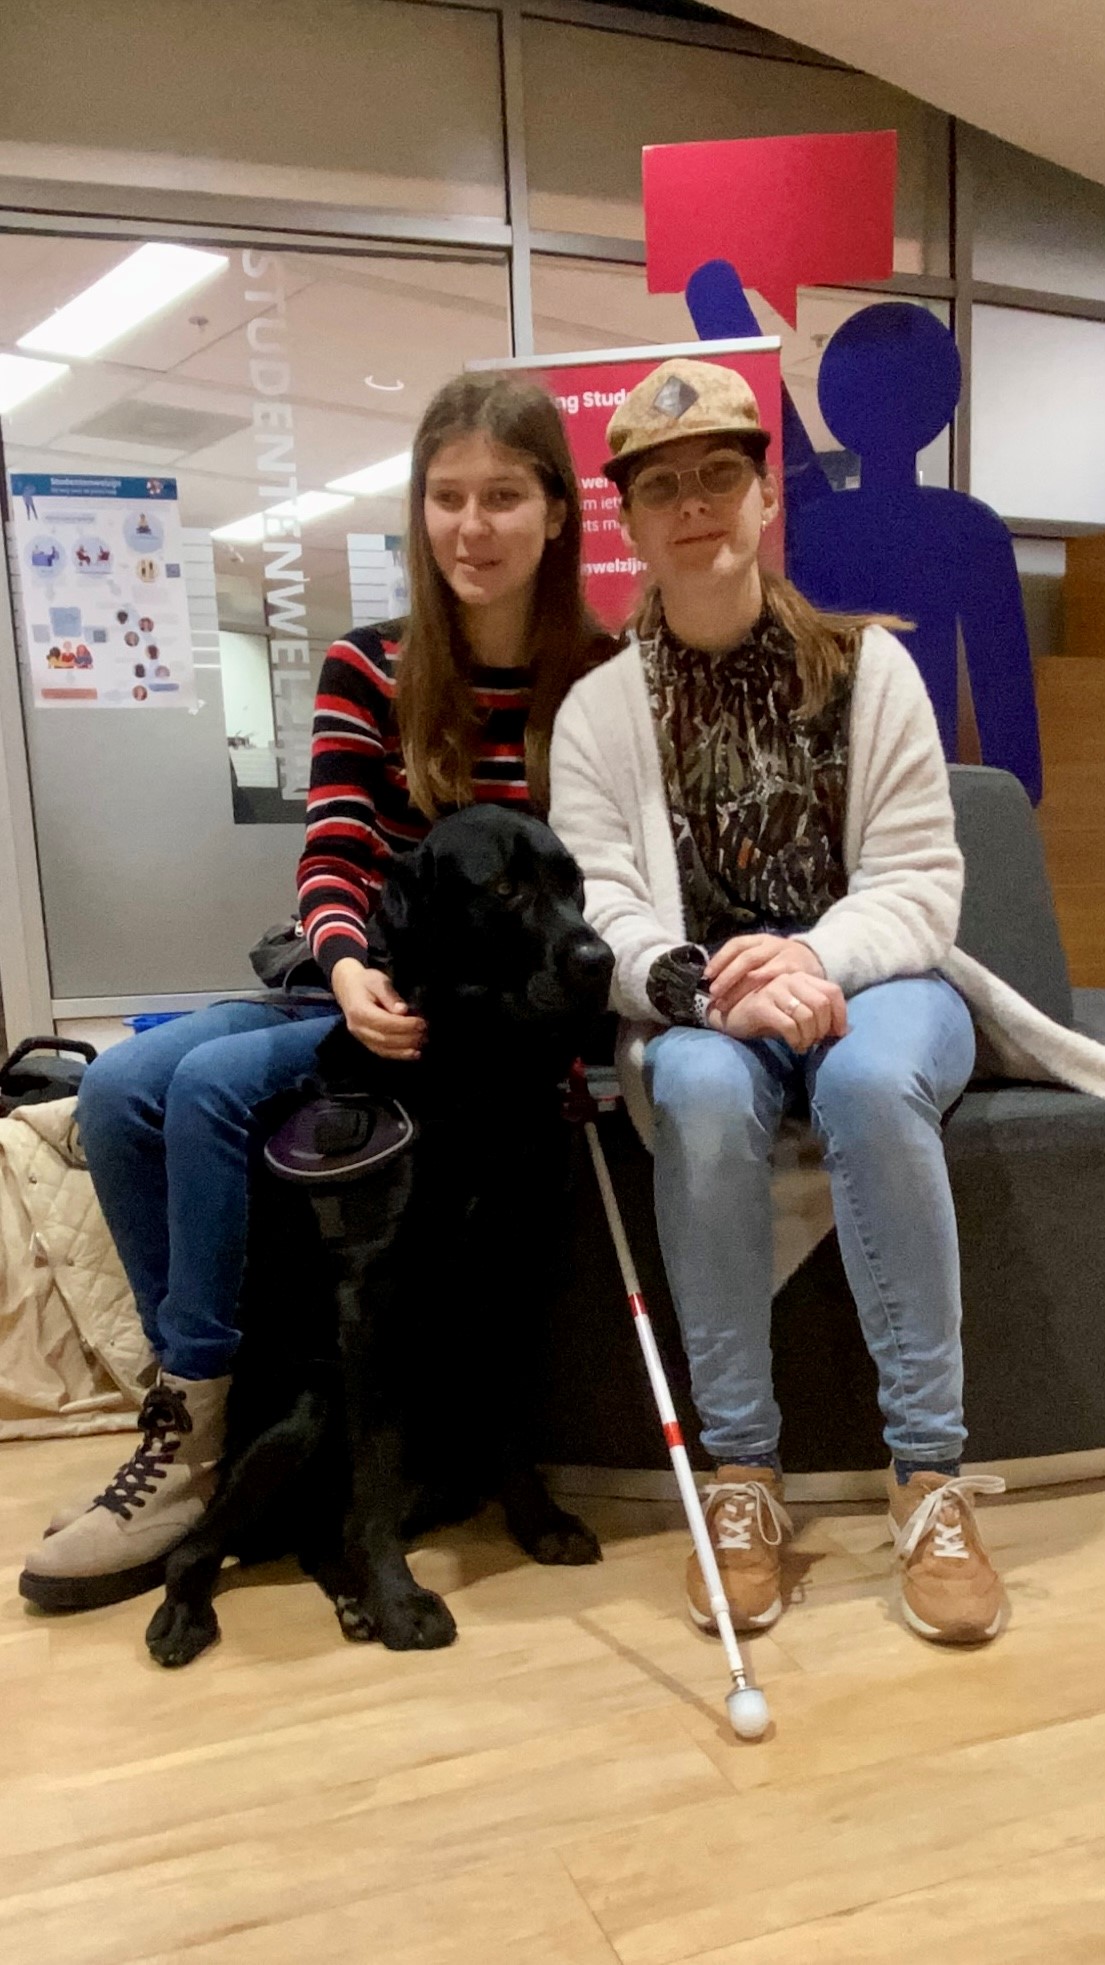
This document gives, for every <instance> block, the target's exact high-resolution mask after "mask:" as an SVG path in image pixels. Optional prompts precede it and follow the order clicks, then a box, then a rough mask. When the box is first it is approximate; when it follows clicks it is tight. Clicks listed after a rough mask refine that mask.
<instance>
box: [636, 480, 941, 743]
mask: <svg viewBox="0 0 1105 1965" xmlns="http://www.w3.org/2000/svg"><path fill="white" fill-rule="evenodd" d="M740 447H741V448H742V449H744V450H747V452H748V455H749V456H750V457H751V458H752V461H753V463H754V464H755V466H756V476H757V477H758V478H765V477H766V476H767V470H768V466H767V461H766V459H765V457H764V456H763V455H762V454H760V455H757V452H756V450H755V448H753V446H752V445H744V444H742V445H741V446H740ZM651 461H653V454H652V453H651V452H646V453H645V454H644V456H643V457H642V459H641V462H642V464H646V463H649V462H651ZM632 487H633V475H632V474H631V475H630V476H628V477H627V479H626V484H625V489H624V491H623V493H622V502H623V506H625V507H626V508H628V503H629V494H630V492H631V490H632ZM760 584H761V586H762V588H763V596H764V606H765V607H766V608H767V610H768V612H769V613H770V614H772V615H773V616H774V618H775V620H776V621H778V622H779V624H780V626H781V627H783V628H785V629H786V632H787V633H788V634H789V635H790V636H791V638H792V640H793V642H794V660H795V666H796V668H797V670H798V675H799V678H800V680H801V684H802V698H801V701H800V703H799V705H798V712H797V713H798V715H799V716H802V717H809V716H816V715H817V713H818V711H819V710H823V709H824V707H825V705H826V703H827V702H828V700H829V697H830V696H831V695H832V693H833V690H834V688H835V687H836V684H837V682H838V681H840V680H841V678H842V677H844V676H847V675H850V674H851V673H852V670H853V669H854V667H855V664H856V661H857V659H858V656H859V649H860V643H861V641H862V639H863V631H864V629H865V628H890V629H891V630H892V631H893V632H895V633H900V632H901V631H902V630H903V629H909V628H911V627H913V625H914V623H913V622H912V621H903V620H901V619H900V618H899V616H898V615H896V614H837V613H831V612H827V611H825V610H824V609H822V608H820V607H815V606H814V604H813V602H812V601H809V600H807V599H806V596H805V594H803V593H800V592H799V591H798V588H797V587H796V586H795V585H794V582H793V581H792V580H787V579H786V578H785V577H784V575H783V574H781V573H772V572H771V571H770V570H769V569H768V568H767V567H766V566H761V568H760ZM660 615H661V606H660V592H659V589H658V588H657V587H650V588H649V589H648V591H647V593H646V594H645V596H644V599H643V601H642V602H641V606H640V608H639V610H638V613H637V616H636V623H635V625H636V628H637V632H638V634H640V635H641V636H642V637H646V636H648V635H651V634H655V632H656V629H657V627H658V626H659V622H660Z"/></svg>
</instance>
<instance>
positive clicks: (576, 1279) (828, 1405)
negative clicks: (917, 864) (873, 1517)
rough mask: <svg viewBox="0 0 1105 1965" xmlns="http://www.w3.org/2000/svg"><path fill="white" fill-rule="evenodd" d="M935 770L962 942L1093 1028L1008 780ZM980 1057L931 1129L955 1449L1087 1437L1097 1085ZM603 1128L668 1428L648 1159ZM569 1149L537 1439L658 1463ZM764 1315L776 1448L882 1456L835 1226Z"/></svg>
mask: <svg viewBox="0 0 1105 1965" xmlns="http://www.w3.org/2000/svg"><path fill="white" fill-rule="evenodd" d="M951 776H952V793H953V799H954V803H955V809H956V821H957V828H958V832H959V838H960V842H961V844H962V847H963V852H964V856H965V860H966V864H967V881H966V890H965V895H964V907H963V917H962V924H961V930H960V937H959V939H960V943H961V946H962V947H963V948H964V949H965V950H966V951H967V952H968V953H969V954H971V955H974V956H975V957H976V958H977V959H978V960H979V961H981V962H984V963H985V964H986V966H987V967H988V968H990V969H992V970H993V971H994V972H995V973H996V974H998V975H999V976H1001V977H1002V978H1003V979H1004V980H1005V981H1007V982H1008V983H1010V984H1011V985H1012V986H1013V987H1014V988H1015V989H1017V990H1018V991H1019V992H1020V993H1021V994H1022V995H1024V996H1026V997H1027V998H1028V999H1029V1001H1031V1002H1033V1003H1035V1004H1036V1005H1037V1007H1038V1008H1040V1009H1042V1010H1044V1011H1045V1012H1046V1013H1047V1015H1049V1016H1051V1017H1054V1018H1055V1019H1057V1020H1058V1021H1059V1022H1061V1023H1063V1024H1066V1025H1068V1026H1071V1025H1074V1026H1075V1027H1077V1028H1079V1029H1082V1030H1084V1031H1085V1032H1086V1033H1087V1034H1089V1035H1094V1036H1097V1037H1099V1038H1100V1039H1101V1040H1102V1041H1105V990H1079V991H1076V992H1073V994H1072V991H1071V987H1070V982H1069V977H1068V973H1067V967H1066V962H1065V959H1064V956H1063V951H1062V945H1061V942H1060V939H1059V931H1058V925H1057V922H1056V919H1055V911H1054V906H1053V903H1052V898H1051V891H1050V886H1049V883H1048V879H1047V873H1046V869H1045V866H1044V859H1043V852H1042V848H1041V844H1040V838H1039V834H1038V831H1037V828H1036V822H1035V819H1034V817H1033V814H1032V810H1031V807H1030V805H1029V803H1028V800H1027V797H1026V796H1025V793H1024V791H1023V789H1022V788H1021V786H1020V785H1019V784H1018V782H1017V780H1016V779H1015V778H1013V777H1011V776H1010V775H1009V774H1008V773H1006V772H1001V771H993V770H988V769H986V768H983V767H974V766H963V767H956V768H954V769H953V771H952V774H951ZM991 1071H992V1063H991V1061H989V1060H987V1058H986V1057H985V1056H984V1055H980V1061H979V1069H978V1073H977V1075H976V1078H975V1080H974V1081H973V1082H972V1084H971V1085H970V1087H969V1088H968V1090H967V1092H966V1093H965V1095H964V1097H963V1099H962V1100H961V1102H960V1104H959V1105H958V1107H957V1108H956V1109H955V1111H954V1112H953V1113H952V1115H951V1116H950V1118H949V1120H948V1124H947V1129H946V1146H947V1154H948V1165H949V1170H950V1174H951V1181H952V1188H953V1192H954V1196H955V1204H956V1212H957V1216H958V1220H959V1229H960V1243H961V1250H962V1262H963V1301H964V1351H965V1361H966V1378H967V1421H968V1426H969V1429H970V1440H969V1445H968V1456H969V1458H971V1459H972V1460H993V1459H1012V1458H1020V1457H1022V1456H1028V1455H1049V1454H1061V1453H1070V1452H1074V1451H1077V1450H1081V1449H1087V1448H1105V1100H1097V1099H1093V1098H1090V1097H1087V1096H1085V1095H1084V1094H1082V1093H1079V1092H1074V1091H1068V1090H1065V1089H1062V1088H1060V1087H1055V1086H1044V1085H1026V1084H1015V1083H1011V1082H1009V1081H1006V1080H999V1079H997V1078H995V1077H993V1076H992V1075H988V1074H989V1073H990V1072H991ZM603 1138H604V1141H605V1145H606V1150H607V1154H608V1157H609V1159H610V1163H611V1170H612V1172H613V1175H614V1180H615V1183H616V1185H617V1188H618V1191H619V1195H620V1197H621V1201H622V1205H623V1209H624V1211H625V1214H626V1219H627V1225H628V1228H629V1233H630V1239H631V1241H632V1243H633V1247H634V1252H635V1254H636V1256H637V1260H638V1264H639V1267H640V1269H641V1272H642V1280H643V1285H644V1288H645V1291H646V1294H647V1295H648V1298H649V1302H650V1307H651V1309H652V1312H653V1317H654V1321H655V1323H656V1326H657V1333H658V1337H659V1339H660V1342H661V1346H662V1348H663V1350H664V1353H665V1357H666V1360H667V1362H668V1365H669V1369H670V1371H671V1376H672V1378H673V1380H674V1383H675V1387H676V1392H677V1404H679V1406H680V1408H681V1412H682V1417H683V1420H684V1431H685V1433H686V1436H687V1438H688V1440H689V1441H690V1440H696V1439H697V1423H696V1421H695V1418H694V1413H693V1408H692V1407H691V1405H690V1401H689V1398H688V1394H687V1378H686V1367H685V1364H684V1360H683V1357H682V1350H681V1346H680V1342H679V1335H678V1329H677V1326H676V1323H675V1317H674V1312H673V1310H672V1307H671V1301H670V1298H669V1296H668V1292H667V1288H666V1285H665V1282H664V1275H663V1264H662V1262H661V1259H660V1253H659V1248H658V1245H657V1241H656V1232H655V1227H654V1223H653V1215H652V1191H651V1190H652V1175H651V1162H650V1160H649V1157H648V1155H647V1153H646V1152H645V1150H644V1148H643V1147H642V1146H641V1145H640V1143H639V1141H638V1140H637V1138H636V1136H635V1135H634V1133H633V1132H632V1129H631V1127H630V1126H629V1123H628V1121H627V1120H626V1118H625V1115H624V1113H621V1112H619V1113H617V1114H615V1115H613V1116H612V1117H610V1118H609V1119H606V1120H604V1121H603ZM580 1149H581V1150H580V1152H579V1154H578V1156H577V1167H576V1175H577V1186H576V1203H575V1208H574V1210H573V1216H572V1221H571V1227H570V1242H569V1247H568V1248H567V1250H566V1252H565V1253H566V1263H565V1270H566V1279H565V1283H564V1287H563V1289H562V1291H561V1294H560V1297H559V1301H558V1303H557V1306H556V1314H555V1318H554V1322H553V1326H552V1329H551V1333H550V1342H549V1353H548V1361H547V1374H546V1386H545V1407H544V1438H543V1441H542V1446H543V1453H544V1457H545V1458H546V1459H547V1460H548V1461H549V1462H551V1463H553V1464H554V1465H557V1464H558V1465H567V1464H572V1465H585V1466H597V1467H608V1468H662V1467H664V1466H666V1465H667V1454H666V1449H665V1448H664V1445H663V1441H662V1439H661V1438H660V1435H659V1433H658V1429H657V1425H656V1420H655V1417H654V1414H653V1411H652V1407H651V1403H650V1400H649V1395H648V1388H647V1383H646V1381H645V1379H644V1375H643V1370H642V1367H641V1365H640V1362H639V1359H638V1357H637V1345H636V1338H635V1336H634V1333H633V1331H632V1329H631V1327H630V1320H629V1318H628V1316H627V1314H626V1312H625V1309H624V1303H623V1296H622V1289H621V1284H620V1281H619V1277H618V1271H617V1268H616V1265H615V1263H614V1259H613V1255H612V1252H611V1250H610V1247H609V1242H608V1238H607V1235H606V1231H605V1226H604V1224H603V1221H602V1217H601V1213H600V1211H599V1207H598V1202H597V1199H596V1196H595V1194H594V1191H593V1183H592V1180H591V1176H590V1170H589V1167H588V1166H587V1164H586V1162H585V1155H584V1153H583V1151H582V1142H580ZM735 1232H737V1233H739V1224H735ZM773 1326H774V1346H775V1377H776V1387H777V1392H778V1397H779V1403H780V1405H781V1407H782V1410H783V1425H784V1430H783V1441H782V1451H783V1459H784V1464H785V1465H786V1467H787V1468H788V1469H789V1470H790V1471H792V1472H795V1473H800V1472H830V1471H840V1470H845V1469H863V1468H871V1467H878V1466H880V1465H882V1464H884V1462H885V1459H886V1452H885V1448H884V1446H883V1442H882V1437H881V1433H880V1426H879V1415H878V1409H877V1405H876V1400H875V1379H874V1372H873V1370H872V1367H871V1364H870V1361H869V1360H868V1357H867V1353H866V1351H865V1349H864V1346H863V1342H862V1339H861V1337H860V1334H859V1329H858V1325H857V1320H856V1314H855V1309H854V1306H853V1304H852V1300H851V1296H850V1293H849V1291H848V1288H847V1284H846V1282H845V1279H844V1273H843V1270H842V1268H841V1264H840V1258H839V1254H838V1252H837V1247H836V1237H835V1235H833V1234H830V1235H828V1236H826V1237H825V1239H824V1240H823V1241H822V1242H821V1243H820V1244H819V1245H818V1246H817V1247H816V1248H815V1249H814V1250H813V1252H812V1254H811V1255H809V1256H808V1257H807V1259H806V1261H805V1262H803V1263H802V1265H801V1267H800V1268H799V1269H798V1270H797V1271H796V1273H795V1274H794V1275H793V1276H792V1277H791V1278H790V1280H789V1282H787V1283H786V1284H785V1285H784V1287H783V1288H782V1289H781V1290H780V1291H779V1293H778V1295H777V1297H776V1300H775V1306H774V1317H773ZM703 1464H705V1463H703Z"/></svg>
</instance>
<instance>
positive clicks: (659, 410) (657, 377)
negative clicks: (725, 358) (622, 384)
mask: <svg viewBox="0 0 1105 1965" xmlns="http://www.w3.org/2000/svg"><path fill="white" fill-rule="evenodd" d="M715 436H716V437H722V436H740V437H753V438H755V439H756V440H757V442H756V449H757V451H758V453H759V455H761V456H762V455H763V453H764V451H765V450H766V448H767V443H768V433H767V431H766V430H765V429H764V428H763V425H762V424H761V422H760V406H759V403H758V402H757V401H756V398H755V396H754V395H753V393H752V391H751V389H750V388H749V386H748V384H747V382H746V381H745V379H744V377H743V375H738V374H737V371H736V369H732V368H722V367H721V366H720V364H719V363H717V362H701V361H698V360H696V358H695V357H694V356H688V355H675V356H673V357H672V359H671V360H670V361H667V362H661V364H660V366H659V368H654V369H653V371H652V373H651V375H646V376H645V379H644V381H643V382H638V384H637V387H636V388H635V389H631V390H630V392H629V394H628V396H627V397H626V399H625V401H624V402H623V403H620V404H619V406H618V408H617V409H616V410H615V411H614V414H613V416H612V417H611V418H610V421H609V423H608V424H607V426H606V441H607V443H608V444H609V445H610V451H611V455H610V457H609V458H608V459H607V461H606V463H605V464H604V465H603V470H604V471H605V474H606V476H607V477H608V478H609V479H610V480H611V482H612V483H613V484H616V485H617V486H618V488H619V490H620V489H622V488H623V487H624V484H625V480H626V476H627V475H628V471H629V467H630V465H631V464H632V463H634V462H635V460H636V459H637V458H638V457H640V456H642V455H643V454H644V453H645V452H646V451H649V450H656V449H658V448H659V446H660V445H661V444H667V443H677V442H678V441H679V439H680V438H681V437H715ZM749 447H750V448H751V446H749Z"/></svg>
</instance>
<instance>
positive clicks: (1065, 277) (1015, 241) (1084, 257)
mask: <svg viewBox="0 0 1105 1965" xmlns="http://www.w3.org/2000/svg"><path fill="white" fill-rule="evenodd" d="M969 154H970V160H971V169H972V174H973V177H974V224H975V252H974V272H975V278H976V280H987V281H990V282H992V283H993V284H994V285H995V286H1009V287H1037V288H1038V289H1039V290H1040V292H1041V293H1069V294H1073V295H1075V296H1076V297H1077V298H1078V299H1079V300H1105V185H1101V184H1092V183H1091V182H1090V180H1089V179H1088V178H1085V177H1078V176H1076V175H1075V173H1074V172H1073V171H1064V170H1061V169H1060V167H1059V165H1058V164H1049V163H1047V162H1046V161H1045V159H1044V158H1043V157H1030V156H1029V154H1028V152H1027V150H1017V149H1015V148H1014V146H1013V145H1012V144H1011V143H1000V142H999V141H998V139H997V137H992V136H985V135H984V134H983V133H982V131H981V130H972V131H971V133H970V152H969Z"/></svg>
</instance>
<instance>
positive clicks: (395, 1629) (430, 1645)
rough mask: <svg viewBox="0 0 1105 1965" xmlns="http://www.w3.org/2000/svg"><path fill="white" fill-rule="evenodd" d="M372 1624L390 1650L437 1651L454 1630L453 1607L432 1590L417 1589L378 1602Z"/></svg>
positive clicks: (451, 1639) (453, 1635) (447, 1641)
mask: <svg viewBox="0 0 1105 1965" xmlns="http://www.w3.org/2000/svg"><path fill="white" fill-rule="evenodd" d="M375 1628H376V1635H377V1636H378V1637H379V1639H380V1641H381V1643H382V1644H384V1645H386V1646H387V1649H388V1650H389V1651H439V1650H441V1649H442V1647H443V1646H444V1645H447V1644H452V1642H453V1639H454V1638H455V1637H456V1634H457V1626H456V1620H455V1618H454V1617H453V1613H452V1611H451V1610H450V1609H449V1606H448V1604H447V1603H445V1602H444V1600H443V1599H442V1598H441V1597H439V1596H436V1595H435V1593H434V1592H433V1590H417V1591H415V1593H414V1594H413V1595H412V1596H403V1597H397V1598H395V1599H394V1600H393V1601H392V1602H390V1603H383V1604H381V1605H380V1606H379V1608H378V1610H377V1612H376V1617H375Z"/></svg>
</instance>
